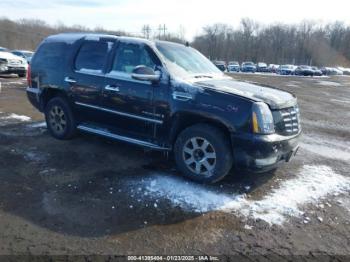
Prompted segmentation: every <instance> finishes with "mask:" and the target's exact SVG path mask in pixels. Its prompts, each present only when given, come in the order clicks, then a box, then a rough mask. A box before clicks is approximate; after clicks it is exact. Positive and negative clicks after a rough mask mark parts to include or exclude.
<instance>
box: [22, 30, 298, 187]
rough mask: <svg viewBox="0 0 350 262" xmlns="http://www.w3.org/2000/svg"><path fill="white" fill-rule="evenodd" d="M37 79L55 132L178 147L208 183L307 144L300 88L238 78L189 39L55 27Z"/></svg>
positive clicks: (33, 74)
mask: <svg viewBox="0 0 350 262" xmlns="http://www.w3.org/2000/svg"><path fill="white" fill-rule="evenodd" d="M116 57H117V58H118V59H115V58H116ZM108 61H110V63H108ZM193 61H195V63H193ZM28 85H29V86H28V88H27V96H28V98H29V100H30V102H31V103H32V104H33V105H34V106H35V107H36V108H38V109H39V110H40V111H41V112H44V114H45V119H46V123H47V129H48V131H49V133H50V134H51V135H52V136H53V137H55V138H57V139H62V140H63V139H70V138H72V137H73V136H74V134H75V133H76V131H78V130H80V131H84V132H88V133H91V134H95V135H100V136H104V137H107V138H110V139H115V140H121V141H124V142H128V143H132V144H136V145H139V146H142V147H146V148H150V149H153V150H160V151H165V152H172V153H173V154H174V158H175V162H176V165H177V168H178V170H179V171H180V172H181V173H182V174H184V175H185V176H187V177H188V178H191V179H193V180H195V181H199V182H202V183H203V182H206V183H214V182H216V181H219V180H220V179H222V178H224V177H225V176H226V175H227V174H228V173H229V172H230V170H231V169H232V167H233V166H234V167H235V168H237V169H249V170H252V171H256V172H266V171H269V170H273V169H275V168H276V167H277V166H278V165H279V163H282V162H289V161H290V159H291V158H292V157H293V156H294V155H295V154H296V152H297V150H298V147H299V146H298V141H299V137H300V134H301V127H300V117H299V108H298V104H297V98H296V97H295V96H294V95H293V94H291V93H288V92H285V91H282V90H278V89H275V88H269V87H264V86H260V85H256V84H251V83H245V82H239V81H236V80H234V79H233V78H231V77H228V76H225V74H223V73H222V72H221V71H220V70H218V69H217V68H216V67H215V66H214V65H213V63H211V62H210V61H209V60H207V58H206V57H205V56H203V55H202V54H200V53H199V52H198V51H196V50H195V49H193V48H192V47H189V46H186V45H182V44H176V43H171V42H165V41H149V40H146V39H139V38H131V37H118V36H113V35H99V34H93V35H86V34H61V35H55V36H51V37H49V38H47V39H46V40H44V41H43V42H42V43H41V44H40V46H39V48H38V50H37V52H36V53H35V55H34V57H33V60H32V63H31V70H30V74H29V75H28ZM218 108H219V109H220V110H217V109H218ZM65 145H66V144H62V146H65Z"/></svg>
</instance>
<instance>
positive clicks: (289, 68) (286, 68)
mask: <svg viewBox="0 0 350 262" xmlns="http://www.w3.org/2000/svg"><path fill="white" fill-rule="evenodd" d="M277 73H278V74H280V75H292V74H294V66H293V65H281V66H280V67H279V68H278V69H277Z"/></svg>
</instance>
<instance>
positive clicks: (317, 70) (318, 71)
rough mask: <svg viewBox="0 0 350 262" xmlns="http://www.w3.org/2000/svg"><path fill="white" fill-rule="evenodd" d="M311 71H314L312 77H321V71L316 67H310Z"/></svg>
mask: <svg viewBox="0 0 350 262" xmlns="http://www.w3.org/2000/svg"><path fill="white" fill-rule="evenodd" d="M311 69H312V70H313V71H314V76H322V75H323V73H322V71H321V70H320V69H319V68H318V67H317V66H313V67H311Z"/></svg>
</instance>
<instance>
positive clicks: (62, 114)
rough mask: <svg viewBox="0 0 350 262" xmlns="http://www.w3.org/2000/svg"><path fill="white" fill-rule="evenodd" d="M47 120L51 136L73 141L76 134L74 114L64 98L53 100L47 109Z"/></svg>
mask: <svg viewBox="0 0 350 262" xmlns="http://www.w3.org/2000/svg"><path fill="white" fill-rule="evenodd" d="M45 120H46V125H47V129H48V130H49V132H50V134H51V135H52V136H53V137H54V138H57V139H60V140H67V139H71V138H72V137H73V136H74V135H75V133H76V122H75V119H74V115H73V112H72V110H71V108H70V106H69V104H68V102H67V100H66V99H65V98H63V97H54V98H52V99H51V100H50V101H49V102H48V103H47V105H46V107H45Z"/></svg>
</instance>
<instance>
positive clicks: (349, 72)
mask: <svg viewBox="0 0 350 262" xmlns="http://www.w3.org/2000/svg"><path fill="white" fill-rule="evenodd" d="M339 70H341V71H343V75H350V68H345V67H339Z"/></svg>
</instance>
